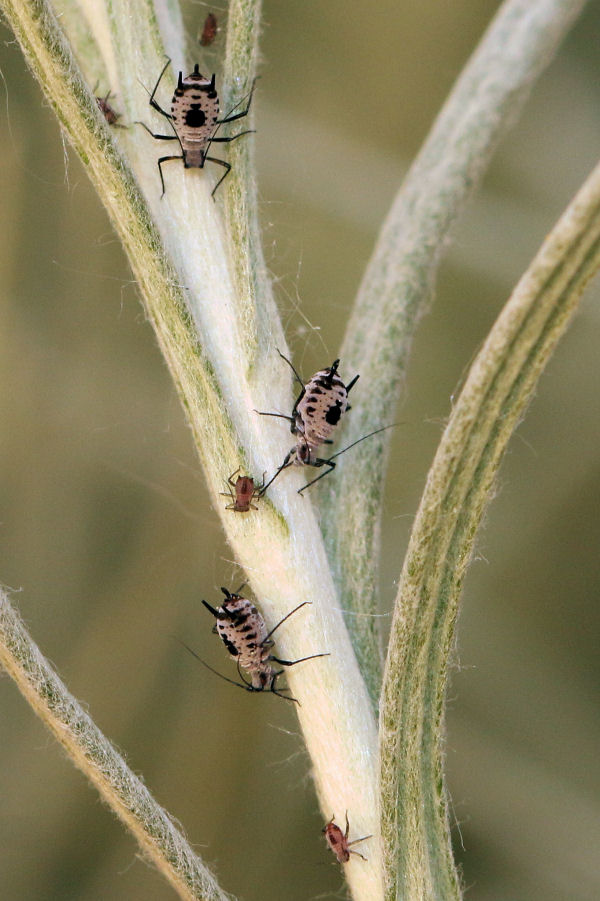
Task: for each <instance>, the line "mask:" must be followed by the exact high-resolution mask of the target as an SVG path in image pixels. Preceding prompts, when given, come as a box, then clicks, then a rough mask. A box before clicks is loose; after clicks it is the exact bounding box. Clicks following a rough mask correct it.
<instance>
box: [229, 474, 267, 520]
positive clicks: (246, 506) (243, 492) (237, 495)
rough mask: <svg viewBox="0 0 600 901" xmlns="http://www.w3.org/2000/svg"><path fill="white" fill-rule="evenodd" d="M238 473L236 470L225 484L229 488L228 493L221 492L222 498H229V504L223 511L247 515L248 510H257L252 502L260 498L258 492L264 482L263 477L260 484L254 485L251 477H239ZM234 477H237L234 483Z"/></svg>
mask: <svg viewBox="0 0 600 901" xmlns="http://www.w3.org/2000/svg"><path fill="white" fill-rule="evenodd" d="M238 472H239V469H236V471H235V472H232V473H231V475H230V476H229V478H228V479H227V484H228V485H230V486H231V487H230V489H229V491H222V492H221V496H222V497H228V498H231V503H230V504H227V506H226V507H225V509H226V510H233V511H234V512H235V513H249V512H250V510H258V507H257V506H256V505H255V504H253V503H252V501H253V500H255V499H256V500H259V498H260V492H261V491H262V488H263V486H264V482H265V479H264V476H263V481H262V484H261V485H255V484H254V479H253V478H251V476H239V475H238ZM236 475H237V476H238V477H237V479H236V480H235V482H234V481H233V477H234V476H236Z"/></svg>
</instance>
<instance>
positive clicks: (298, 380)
mask: <svg viewBox="0 0 600 901" xmlns="http://www.w3.org/2000/svg"><path fill="white" fill-rule="evenodd" d="M277 353H278V354H279V356H280V357H281V359H282V360H285V362H286V363H287V364H288V366H289V367H290V369H291V370H292V372H293V373H294V375H295V376H296V381H297V382H298V384H299V385H300V387H301V388H304V382H303V381H302V379H301V378H300V376H299V375H298V372H297V370H296V367H295V366H294V364H293V363H292V361H291V360H288V358H287V357H285V356H284V355H283V354H282V353H281V351H280V350H279V348H277ZM289 418H290V419H291V417H289Z"/></svg>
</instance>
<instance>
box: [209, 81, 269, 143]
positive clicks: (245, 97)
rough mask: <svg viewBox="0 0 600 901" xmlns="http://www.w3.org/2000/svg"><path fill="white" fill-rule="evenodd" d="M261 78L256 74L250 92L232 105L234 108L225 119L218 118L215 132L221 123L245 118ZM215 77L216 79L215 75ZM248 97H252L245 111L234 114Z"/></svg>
mask: <svg viewBox="0 0 600 901" xmlns="http://www.w3.org/2000/svg"><path fill="white" fill-rule="evenodd" d="M259 78H260V75H255V76H254V78H253V79H252V87H251V88H250V90H249V91H248V93H247V94H244V96H243V97H242V98H241V99H240V100H238V102H237V103H236V105H235V106H232V108H231V109H230V110H229V112H228V113H227V115H226V116H225V118H224V119H219V120H217V128H216V129H215V134H216V133H217V131H218V130H219V127H220V126H221V125H225V123H226V122H234V121H235V120H236V119H243V118H244V116H247V115H248V110H249V109H250V103H251V102H252V95H253V94H254V88H255V86H256V82H257V81H258V79H259ZM213 79H214V75H213ZM248 98H250V101H249V102H248V106H247V107H246V109H245V110H244V111H243V112H241V113H238V115H237V116H232V115H231V114H232V113H235V111H236V109H237V108H238V106H241V105H242V103H243V102H244V100H247V99H248ZM254 130H255V129H252V131H254ZM243 134H247V132H243Z"/></svg>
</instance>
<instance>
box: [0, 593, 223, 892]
mask: <svg viewBox="0 0 600 901" xmlns="http://www.w3.org/2000/svg"><path fill="white" fill-rule="evenodd" d="M0 664H2V666H3V667H4V668H5V670H6V671H7V673H8V674H9V675H10V676H12V678H13V679H14V680H15V682H16V683H17V686H18V688H19V690H20V691H21V693H22V694H23V696H24V697H25V698H26V700H27V701H28V703H29V704H30V705H31V707H32V708H33V710H34V711H35V713H37V715H38V716H39V717H40V719H41V720H42V721H43V723H44V724H45V725H46V726H47V727H48V729H50V731H51V732H52V733H53V734H54V736H55V738H56V739H57V741H58V742H59V743H60V744H61V745H62V746H63V748H64V749H65V751H66V752H67V754H68V755H69V756H70V758H71V760H72V761H73V762H74V763H75V764H76V766H78V767H79V769H80V770H81V771H82V772H83V773H84V775H85V776H86V777H87V778H88V779H89V780H90V782H91V783H92V784H93V785H94V786H95V787H96V788H97V789H98V791H99V793H100V795H101V797H102V798H103V800H104V801H106V803H107V804H108V805H109V807H111V808H112V810H113V811H114V813H115V814H116V815H117V816H118V817H119V819H120V820H122V821H123V823H124V824H125V826H127V828H128V829H129V830H130V831H131V832H132V833H133V835H134V836H135V838H136V839H137V841H138V842H139V845H140V847H141V849H142V851H143V853H144V854H145V856H146V857H147V858H149V859H150V860H151V861H152V863H154V864H155V866H156V867H157V869H158V870H159V871H160V872H161V873H162V874H163V876H164V877H165V878H166V879H167V880H168V881H169V882H170V883H171V885H172V886H173V888H174V889H175V891H176V892H177V894H178V895H179V897H180V898H183V899H186V901H192V899H202V901H229V899H230V897H231V896H230V895H227V894H225V892H223V891H221V889H220V888H219V886H218V883H217V881H216V880H215V878H214V876H213V875H212V873H211V872H210V870H208V869H207V867H206V866H205V865H204V864H203V863H202V861H201V860H200V858H199V857H197V856H196V854H195V853H194V852H193V850H192V849H191V847H190V846H189V844H188V842H187V840H186V838H185V836H184V835H183V834H182V833H181V831H180V830H179V829H177V827H176V826H175V824H174V823H173V821H172V820H171V818H170V817H169V815H168V814H167V812H166V811H165V810H163V808H162V807H161V806H160V805H159V804H157V802H156V801H155V800H154V798H153V797H152V795H151V794H150V792H149V791H148V789H147V788H146V786H145V785H144V784H143V783H142V782H140V780H139V779H138V778H137V776H136V775H135V774H134V773H132V772H131V770H130V769H129V767H128V766H127V764H126V763H125V761H124V760H123V758H122V757H121V755H120V754H119V753H118V751H116V750H115V748H114V747H113V746H112V745H111V743H110V742H109V741H108V740H107V739H106V738H105V737H104V735H103V734H102V733H101V732H100V730H99V729H98V728H97V727H96V726H95V725H94V723H93V721H92V719H91V717H90V716H89V715H88V714H87V713H86V712H85V711H84V710H83V709H82V707H81V706H80V704H79V703H78V702H77V701H76V700H75V698H74V697H73V696H72V695H71V694H69V692H68V690H67V688H66V686H65V685H64V683H63V682H62V680H61V679H60V678H59V677H58V676H57V674H56V673H55V672H54V670H53V669H52V667H51V666H50V664H49V663H48V661H47V660H46V659H45V657H43V656H42V654H41V653H40V650H39V648H38V647H37V645H36V644H35V642H34V641H33V640H32V639H31V636H30V635H29V633H28V632H27V630H26V628H25V626H24V625H23V623H22V621H21V619H20V618H19V615H18V614H17V613H16V611H15V610H14V609H13V607H12V606H11V604H10V601H9V600H8V597H7V596H6V593H5V592H4V591H3V590H2V589H0Z"/></svg>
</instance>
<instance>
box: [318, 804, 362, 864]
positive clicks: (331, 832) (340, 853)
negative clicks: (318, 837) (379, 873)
mask: <svg viewBox="0 0 600 901" xmlns="http://www.w3.org/2000/svg"><path fill="white" fill-rule="evenodd" d="M334 820H335V815H334V816H332V817H331V819H330V820H329V822H328V823H326V824H325V826H324V827H323V834H324V835H325V840H326V842H327V844H328V845H329V847H330V848H331V850H332V851H333V853H334V854H335V856H336V857H337V859H338V862H339V863H348V861H349V860H350V855H351V854H356V856H357V857H362V859H363V860H366V859H367V858H366V857H365V856H364V854H361V853H360V852H359V851H352V850H351V848H350V846H351V845H357V844H358V843H359V842H365V841H366V840H367V839H368V838H371V837H372V836H370V835H365V836H363V838H355V839H354V841H351V842H349V841H348V833H349V832H350V823H349V822H348V811H346V831H345V832H342V830H341V829H340V827H339V826H336V824H335V823H334V822H333V821H334Z"/></svg>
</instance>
